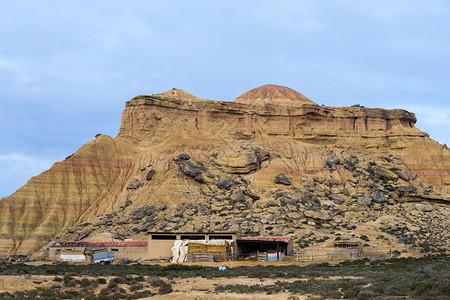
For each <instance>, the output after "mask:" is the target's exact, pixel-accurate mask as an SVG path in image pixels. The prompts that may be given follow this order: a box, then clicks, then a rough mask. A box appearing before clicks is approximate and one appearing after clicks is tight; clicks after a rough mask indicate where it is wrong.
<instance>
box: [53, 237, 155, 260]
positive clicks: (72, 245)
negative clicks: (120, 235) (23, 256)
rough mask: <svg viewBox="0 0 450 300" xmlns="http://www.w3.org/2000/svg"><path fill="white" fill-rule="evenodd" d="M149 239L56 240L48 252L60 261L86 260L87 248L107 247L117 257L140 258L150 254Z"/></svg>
mask: <svg viewBox="0 0 450 300" xmlns="http://www.w3.org/2000/svg"><path fill="white" fill-rule="evenodd" d="M147 244H148V243H147V241H66V242H56V243H54V244H53V245H52V246H51V247H50V248H49V252H48V258H49V259H51V260H60V261H86V258H85V255H84V250H85V249H86V248H107V249H108V250H109V251H112V252H113V253H114V257H115V258H116V259H121V258H131V259H139V258H145V257H147V256H148V248H147Z"/></svg>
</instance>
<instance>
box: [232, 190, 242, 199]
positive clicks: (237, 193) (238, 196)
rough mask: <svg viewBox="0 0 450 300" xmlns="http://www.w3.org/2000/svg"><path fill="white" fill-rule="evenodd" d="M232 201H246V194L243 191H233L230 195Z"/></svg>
mask: <svg viewBox="0 0 450 300" xmlns="http://www.w3.org/2000/svg"><path fill="white" fill-rule="evenodd" d="M230 199H231V200H233V201H244V200H245V197H244V193H243V192H242V191H241V190H236V191H233V192H232V193H231V195H230Z"/></svg>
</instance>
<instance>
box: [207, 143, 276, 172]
mask: <svg viewBox="0 0 450 300" xmlns="http://www.w3.org/2000/svg"><path fill="white" fill-rule="evenodd" d="M267 159H269V152H267V151H264V150H262V149H260V148H256V149H255V150H246V151H243V152H239V153H235V154H226V155H220V156H218V157H217V159H216V164H218V165H219V166H222V167H224V168H225V170H226V171H227V172H229V173H232V174H248V173H251V172H254V171H256V170H258V169H259V168H260V165H261V162H262V161H264V160H267Z"/></svg>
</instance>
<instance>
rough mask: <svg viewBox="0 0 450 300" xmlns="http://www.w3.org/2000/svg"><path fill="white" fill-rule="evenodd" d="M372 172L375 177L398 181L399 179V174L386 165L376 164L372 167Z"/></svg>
mask: <svg viewBox="0 0 450 300" xmlns="http://www.w3.org/2000/svg"><path fill="white" fill-rule="evenodd" d="M370 172H371V173H372V175H373V176H374V177H375V178H377V179H380V180H383V181H396V180H397V179H398V176H397V174H395V173H394V172H392V171H391V170H389V169H386V168H384V167H380V166H376V167H374V168H372V169H370Z"/></svg>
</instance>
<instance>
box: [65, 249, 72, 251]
mask: <svg viewBox="0 0 450 300" xmlns="http://www.w3.org/2000/svg"><path fill="white" fill-rule="evenodd" d="M64 250H66V251H73V249H72V248H67V249H64Z"/></svg>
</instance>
